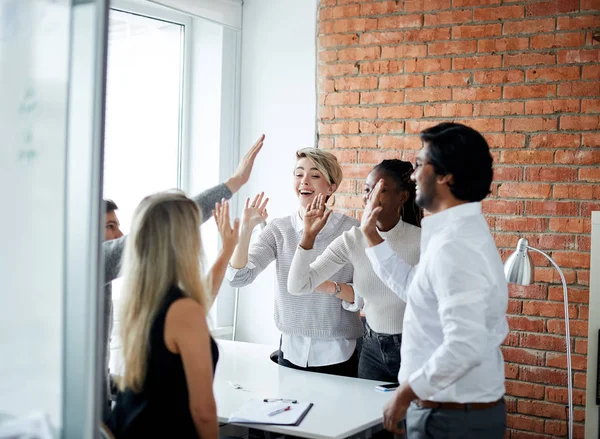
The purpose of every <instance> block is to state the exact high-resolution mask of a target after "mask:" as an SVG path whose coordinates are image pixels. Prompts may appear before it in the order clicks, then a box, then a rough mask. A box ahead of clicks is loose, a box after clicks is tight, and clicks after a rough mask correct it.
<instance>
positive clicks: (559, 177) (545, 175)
mask: <svg viewBox="0 0 600 439" xmlns="http://www.w3.org/2000/svg"><path fill="white" fill-rule="evenodd" d="M549 152H551V151H549ZM576 180H577V169H573V168H559V167H548V166H540V167H528V168H526V169H525V181H547V182H551V183H553V182H556V181H560V182H567V181H576ZM563 216H565V215H563Z"/></svg>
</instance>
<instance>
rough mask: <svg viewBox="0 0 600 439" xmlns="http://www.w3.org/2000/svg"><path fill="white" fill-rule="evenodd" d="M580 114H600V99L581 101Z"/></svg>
mask: <svg viewBox="0 0 600 439" xmlns="http://www.w3.org/2000/svg"><path fill="white" fill-rule="evenodd" d="M581 112H582V113H600V99H582V100H581Z"/></svg>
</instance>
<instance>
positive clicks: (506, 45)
mask: <svg viewBox="0 0 600 439" xmlns="http://www.w3.org/2000/svg"><path fill="white" fill-rule="evenodd" d="M528 47H529V38H515V37H511V38H495V39H490V40H479V42H478V46H477V51H478V52H494V53H496V52H507V51H511V50H524V49H527V48H528Z"/></svg>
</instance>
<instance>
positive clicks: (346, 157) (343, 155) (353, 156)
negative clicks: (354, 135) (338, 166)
mask: <svg viewBox="0 0 600 439" xmlns="http://www.w3.org/2000/svg"><path fill="white" fill-rule="evenodd" d="M329 152H330V153H332V154H333V155H335V156H336V157H337V159H338V162H340V163H342V164H345V163H357V155H358V153H357V152H356V151H351V150H347V149H334V150H331V151H329Z"/></svg>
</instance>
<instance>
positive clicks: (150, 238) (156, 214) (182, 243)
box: [119, 191, 209, 392]
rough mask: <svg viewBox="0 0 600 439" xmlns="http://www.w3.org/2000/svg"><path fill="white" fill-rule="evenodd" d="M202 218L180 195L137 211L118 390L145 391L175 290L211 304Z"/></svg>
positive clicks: (126, 270) (154, 198)
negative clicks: (157, 329)
mask: <svg viewBox="0 0 600 439" xmlns="http://www.w3.org/2000/svg"><path fill="white" fill-rule="evenodd" d="M200 224H201V214H200V210H199V209H198V206H197V205H196V203H194V202H193V201H192V200H190V199H189V198H187V197H186V196H185V195H184V194H183V193H182V192H179V191H168V192H160V193H157V194H154V195H151V196H149V197H146V198H145V199H144V200H142V202H141V203H140V204H139V206H138V207H137V209H136V211H135V214H134V219H133V223H132V228H131V234H130V236H129V237H128V241H127V244H126V246H125V256H124V262H123V274H124V284H123V290H122V291H123V296H124V300H123V305H122V310H121V340H122V342H123V356H124V360H125V373H124V375H123V379H122V380H120V382H119V387H120V388H121V389H125V388H126V387H129V388H131V389H132V390H133V391H135V392H139V391H140V390H142V388H143V385H144V380H145V378H146V364H147V361H148V353H149V347H150V329H151V327H152V322H153V321H154V318H155V316H156V314H157V312H158V310H159V308H160V307H161V305H162V303H163V301H164V299H165V296H166V295H167V292H168V291H169V289H170V287H171V286H172V285H176V286H179V287H180V288H181V290H182V291H183V294H184V295H185V296H187V297H191V298H192V299H194V300H196V301H197V302H198V303H200V304H201V305H202V306H203V307H204V309H205V311H206V312H208V309H209V299H208V297H207V294H206V291H207V289H206V287H205V284H204V281H203V278H202V274H201V273H202V271H203V270H202V265H203V262H202V259H203V258H202V242H201V239H200Z"/></svg>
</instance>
